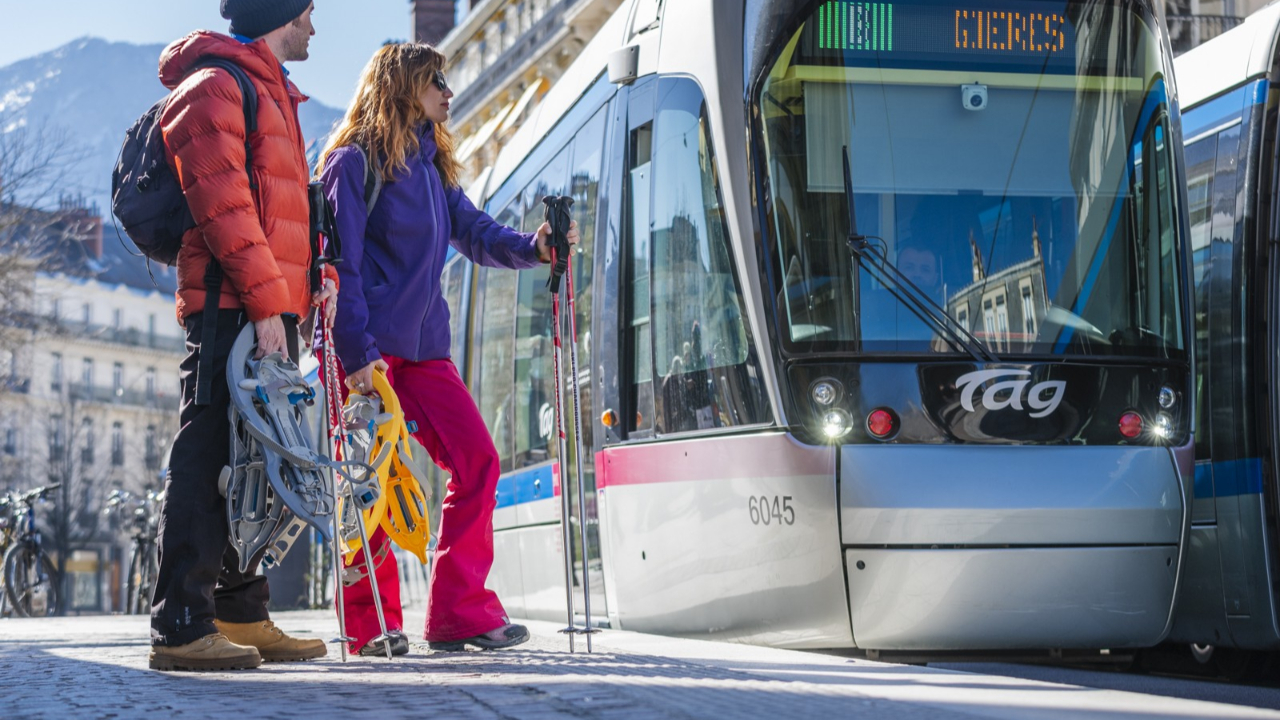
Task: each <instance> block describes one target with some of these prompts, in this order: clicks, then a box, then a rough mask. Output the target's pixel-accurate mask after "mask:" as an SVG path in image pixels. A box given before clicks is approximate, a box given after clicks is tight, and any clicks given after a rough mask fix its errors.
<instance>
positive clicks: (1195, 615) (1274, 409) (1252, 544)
mask: <svg viewBox="0 0 1280 720" xmlns="http://www.w3.org/2000/svg"><path fill="white" fill-rule="evenodd" d="M1278 61H1280V6H1276V5H1271V6H1268V7H1266V8H1263V9H1262V10H1259V11H1258V12H1257V13H1255V14H1254V15H1252V16H1250V17H1249V18H1248V19H1246V20H1245V22H1244V23H1243V24H1242V25H1241V26H1240V27H1238V28H1236V29H1234V30H1231V31H1230V32H1227V33H1224V34H1223V35H1222V36H1220V37H1218V38H1215V39H1214V40H1211V41H1209V42H1207V43H1205V44H1204V45H1202V46H1200V47H1198V48H1196V49H1194V50H1192V51H1191V52H1188V53H1186V54H1185V55H1183V56H1181V57H1179V58H1178V60H1177V63H1176V65H1177V71H1178V77H1179V79H1180V80H1182V83H1181V88H1180V89H1181V97H1182V101H1183V103H1184V108H1185V109H1184V114H1183V127H1184V129H1185V131H1186V133H1185V139H1184V143H1185V157H1186V164H1187V184H1188V190H1187V198H1188V205H1187V209H1188V214H1189V221H1190V225H1189V230H1190V238H1191V248H1192V252H1191V257H1192V261H1193V262H1192V265H1193V273H1194V276H1193V278H1194V291H1193V292H1194V298H1195V350H1196V353H1197V360H1198V364H1197V366H1196V375H1195V388H1196V393H1197V402H1196V407H1197V414H1198V415H1199V419H1198V421H1197V423H1196V427H1195V455H1196V465H1195V490H1194V495H1193V500H1192V505H1191V508H1192V517H1191V535H1190V543H1189V545H1188V546H1187V547H1188V552H1187V564H1186V569H1185V571H1184V574H1185V577H1184V582H1183V585H1182V588H1181V591H1180V594H1179V600H1178V610H1177V614H1176V617H1175V621H1174V624H1173V629H1172V631H1171V633H1170V636H1169V640H1170V641H1171V642H1178V643H1191V644H1192V645H1193V650H1194V651H1195V652H1196V654H1197V656H1198V658H1199V659H1201V660H1206V661H1207V660H1209V658H1210V655H1211V653H1212V652H1213V650H1214V648H1215V647H1216V648H1219V649H1221V648H1230V649H1243V650H1269V651H1275V650H1278V649H1280V625H1278V623H1280V618H1278V617H1277V607H1276V606H1277V599H1280V595H1278V591H1280V566H1278V565H1277V549H1278V547H1277V544H1276V543H1277V540H1278V537H1280V536H1278V533H1277V531H1278V530H1280V526H1278V525H1277V523H1278V522H1280V521H1278V520H1277V517H1278V513H1280V506H1278V505H1277V498H1278V497H1280V478H1278V477H1277V459H1280V458H1278V457H1277V435H1276V432H1277V427H1278V425H1277V420H1280V392H1278V389H1277V386H1276V382H1275V381H1276V378H1277V372H1278V371H1280V367H1278V362H1277V361H1278V360H1280V357H1277V353H1276V348H1277V347H1280V337H1278V336H1277V328H1276V320H1277V317H1280V292H1278V291H1280V257H1277V254H1276V252H1275V249H1274V247H1273V244H1274V242H1275V238H1276V237H1277V233H1278V232H1280V229H1278V228H1280V226H1278V223H1280V219H1278V218H1277V215H1276V210H1277V204H1276V195H1275V193H1276V177H1277V175H1276V172H1277V170H1278V169H1280V165H1278V164H1277V160H1276V155H1275V152H1276V147H1277V145H1276V137H1277V124H1276V103H1277V100H1278V98H1280V94H1278V93H1277V91H1276V86H1275V83H1276V82H1277V81H1278V80H1280V70H1278V69H1277V68H1278V67H1280V66H1277V62H1278Z"/></svg>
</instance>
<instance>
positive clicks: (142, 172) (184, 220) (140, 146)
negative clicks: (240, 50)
mask: <svg viewBox="0 0 1280 720" xmlns="http://www.w3.org/2000/svg"><path fill="white" fill-rule="evenodd" d="M207 67H213V68H219V69H221V70H226V71H227V72H229V73H231V76H232V77H234V78H235V79H236V84H238V85H239V86H240V93H241V95H242V96H243V105H244V124H245V140H244V151H245V170H246V171H248V172H249V183H250V185H251V186H252V185H253V184H254V180H253V172H252V167H253V150H252V148H251V147H250V141H249V139H250V137H251V136H252V135H253V133H255V132H257V130H258V93H257V90H256V89H255V88H254V86H253V82H252V81H251V80H250V79H249V76H248V75H247V74H245V72H244V70H242V69H241V68H240V66H238V65H236V64H235V63H233V62H231V61H230V60H226V59H223V58H213V57H211V58H206V59H204V60H201V61H200V62H199V63H197V64H196V66H195V67H194V68H192V72H195V71H196V70H200V69H202V68H207ZM169 97H170V96H166V97H165V98H164V99H162V100H160V101H159V102H157V103H156V104H155V105H152V106H151V109H150V110H148V111H147V112H146V113H144V114H143V115H142V117H140V118H138V121H137V122H135V123H134V124H133V127H131V128H129V132H128V133H127V134H126V135H125V140H124V145H123V146H122V147H121V148H120V156H119V158H118V159H117V160H116V167H115V171H114V172H113V173H111V212H112V214H114V215H115V216H116V219H117V220H119V226H120V227H123V228H124V231H125V233H126V234H128V235H129V238H130V239H131V240H133V244H134V245H136V246H137V247H138V250H139V251H140V252H141V253H142V254H143V255H144V256H146V257H147V259H149V260H155V261H156V262H158V263H161V264H162V265H174V264H175V263H177V261H178V250H180V249H181V248H182V236H183V234H184V233H186V231H188V230H190V229H191V228H193V227H195V225H196V222H195V219H194V218H193V217H192V216H191V208H190V206H188V205H187V198H186V196H185V195H183V194H182V186H181V185H180V184H179V183H178V178H176V177H174V175H173V172H172V171H171V170H170V169H169V163H168V160H167V158H166V153H165V147H164V137H163V135H162V133H161V131H160V115H161V113H163V112H164V108H165V106H166V105H167V104H168V103H169Z"/></svg>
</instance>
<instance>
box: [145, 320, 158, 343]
mask: <svg viewBox="0 0 1280 720" xmlns="http://www.w3.org/2000/svg"><path fill="white" fill-rule="evenodd" d="M147 344H148V345H150V346H152V347H155V344H156V314H155V313H151V314H150V315H148V316H147Z"/></svg>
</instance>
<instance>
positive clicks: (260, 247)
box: [160, 31, 311, 322]
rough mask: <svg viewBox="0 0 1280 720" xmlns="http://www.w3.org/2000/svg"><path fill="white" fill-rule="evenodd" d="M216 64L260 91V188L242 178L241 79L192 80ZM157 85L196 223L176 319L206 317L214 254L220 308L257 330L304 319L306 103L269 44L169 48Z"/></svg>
mask: <svg viewBox="0 0 1280 720" xmlns="http://www.w3.org/2000/svg"><path fill="white" fill-rule="evenodd" d="M210 56H215V57H221V58H226V59H228V60H230V61H232V62H234V63H236V64H237V65H239V66H240V67H241V68H243V69H244V71H245V73H246V74H247V75H248V76H249V77H250V79H252V80H253V84H254V86H255V87H256V88H257V90H258V130H257V132H256V133H254V134H253V136H252V138H251V141H252V147H253V175H254V178H255V179H256V180H257V190H251V189H250V185H249V175H248V173H246V172H245V165H244V163H245V151H244V138H245V127H244V124H245V123H244V109H243V104H242V99H241V97H240V87H239V86H238V85H237V84H236V81H235V78H234V77H232V76H231V75H230V73H227V72H226V71H223V70H214V69H210V68H204V69H201V70H198V71H196V72H194V73H192V72H191V70H192V68H193V67H194V66H195V65H196V64H197V63H198V62H199V61H200V60H201V59H202V58H206V57H210ZM188 73H191V74H190V76H188ZM160 81H161V82H163V83H164V85H165V87H167V88H170V89H171V90H175V92H174V93H173V94H172V98H171V100H170V102H169V104H168V106H167V107H166V108H165V110H164V113H163V114H162V115H161V118H160V123H161V129H162V132H163V133H164V142H165V148H166V149H167V151H168V156H169V162H170V163H171V165H172V167H173V170H174V173H175V175H176V176H177V178H178V180H179V182H181V183H182V189H183V192H184V193H185V194H186V197H187V203H188V205H190V206H191V214H192V215H193V216H194V217H195V220H196V227H195V228H192V229H191V230H189V231H187V234H186V235H185V236H184V237H183V238H182V250H181V251H180V252H179V253H178V319H179V320H182V319H184V318H185V317H187V316H189V315H192V314H194V313H198V312H201V311H202V310H203V309H204V302H205V285H204V274H205V269H206V267H207V266H208V264H209V259H210V257H211V256H212V257H216V258H217V259H218V261H219V262H220V263H221V264H222V268H223V281H222V294H221V297H220V298H219V301H218V307H219V308H223V309H227V308H241V307H243V308H244V309H245V311H246V312H247V313H248V316H249V319H250V320H252V321H255V322H256V321H258V320H262V319H265V318H268V317H271V316H273V315H281V314H284V313H294V314H296V315H298V316H299V317H305V315H306V314H307V312H308V311H309V309H310V305H311V299H310V286H309V283H308V272H307V271H308V267H309V265H310V262H311V243H310V237H309V213H308V200H307V183H308V180H309V177H308V172H307V161H306V153H305V151H304V146H303V138H302V128H301V127H300V126H299V124H298V104H299V103H301V102H303V101H305V100H306V97H305V96H303V95H302V93H300V92H299V91H298V89H297V88H296V87H295V86H294V85H293V83H291V82H289V80H288V79H287V78H286V77H285V75H284V71H283V68H282V67H281V65H280V63H279V62H277V60H276V58H275V55H273V54H272V52H271V50H270V48H268V47H267V45H266V43H265V42H262V41H258V42H255V43H252V44H249V45H246V44H243V43H241V42H239V41H238V40H236V39H234V38H231V37H227V36H225V35H219V34H217V33H212V32H207V31H201V32H195V33H192V34H190V35H188V36H187V37H185V38H183V39H181V40H178V41H177V42H175V43H173V44H172V45H170V46H169V47H167V48H165V51H164V53H163V54H162V55H161V56H160Z"/></svg>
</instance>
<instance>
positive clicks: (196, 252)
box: [150, 0, 337, 670]
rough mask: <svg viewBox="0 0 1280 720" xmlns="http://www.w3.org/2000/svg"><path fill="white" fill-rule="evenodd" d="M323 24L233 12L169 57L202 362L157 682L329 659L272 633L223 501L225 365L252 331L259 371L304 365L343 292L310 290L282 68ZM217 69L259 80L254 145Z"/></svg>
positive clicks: (182, 289) (267, 2) (187, 409)
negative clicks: (302, 339) (304, 334)
mask: <svg viewBox="0 0 1280 720" xmlns="http://www.w3.org/2000/svg"><path fill="white" fill-rule="evenodd" d="M312 9H313V7H312V2H311V0H222V16H223V17H225V18H227V19H228V20H230V21H231V33H232V36H233V37H228V36H226V35H220V34H217V33H212V32H207V31H201V32H195V33H192V34H191V35H188V36H187V37H185V38H183V39H181V40H178V41H177V42H175V43H173V44H172V45H170V46H169V47H168V48H166V49H165V51H164V53H163V55H161V57H160V79H161V81H162V82H163V83H164V84H165V86H166V87H168V88H170V89H171V90H173V93H172V95H171V98H170V101H169V104H168V105H167V106H166V108H165V110H164V112H163V114H162V115H161V118H160V124H161V129H162V131H163V134H164V142H165V148H166V150H167V153H168V158H169V161H170V163H171V165H172V167H173V170H174V173H175V175H176V177H177V178H178V180H179V182H181V184H182V189H183V192H184V194H185V195H186V199H187V203H188V205H190V207H191V213H192V216H193V217H194V218H195V220H196V223H197V226H196V227H195V228H193V229H191V230H190V231H188V232H187V234H186V235H185V236H184V237H183V241H182V250H181V252H179V254H178V319H179V320H180V321H181V322H183V323H184V324H185V326H186V331H187V347H188V348H191V349H192V350H191V351H190V354H189V355H188V357H187V358H186V359H185V360H183V362H182V373H181V377H182V409H181V418H180V423H179V427H180V430H179V431H178V435H177V437H175V438H174V441H173V449H172V453H171V461H170V473H171V475H170V479H169V482H168V484H167V487H166V494H165V502H164V507H163V508H162V510H161V519H160V540H159V544H160V572H159V575H158V577H157V582H156V588H155V595H154V596H153V598H152V609H151V643H152V650H151V658H150V660H151V663H150V664H151V667H152V668H154V669H157V670H179V669H182V670H215V669H241V668H253V667H257V666H258V665H260V664H261V663H262V662H263V661H264V660H265V661H273V660H276V661H286V660H306V659H310V658H316V657H320V656H322V655H324V654H325V646H324V643H323V642H322V641H320V640H299V639H296V638H291V637H289V636H287V635H285V634H284V633H283V632H282V631H281V630H279V629H278V628H276V627H275V625H274V624H273V623H272V622H271V620H270V619H269V617H268V614H267V599H268V591H267V580H266V578H265V577H263V576H261V575H255V574H245V573H241V572H240V571H239V561H238V555H237V551H236V549H235V547H233V545H232V544H231V542H230V539H229V535H228V530H227V513H226V501H225V499H224V498H223V497H222V496H221V495H220V494H219V492H218V476H219V473H220V472H221V470H222V468H223V466H224V465H226V464H227V463H228V462H229V454H230V451H229V443H230V431H231V425H230V421H229V419H228V415H227V411H228V406H229V404H230V393H229V391H228V389H227V379H226V365H227V355H228V354H229V353H230V350H231V346H232V344H233V342H234V341H235V339H236V337H237V336H238V335H239V334H240V330H241V329H242V328H243V327H244V326H245V325H246V324H248V323H253V324H254V328H255V330H256V333H257V339H258V357H263V356H265V355H267V354H270V353H274V352H281V353H284V352H287V353H289V355H290V356H291V357H293V358H294V359H295V360H296V359H297V355H298V331H297V325H298V319H299V317H301V316H304V315H305V314H306V313H308V312H309V311H310V308H311V306H312V305H318V304H319V303H320V302H321V301H323V300H326V299H329V298H331V297H333V296H334V295H336V292H337V289H336V286H335V284H334V280H333V279H332V277H330V278H329V279H327V280H326V281H325V283H324V286H323V287H322V288H321V289H320V291H319V292H317V293H315V294H314V295H312V293H311V288H310V286H309V273H308V269H309V267H310V264H311V246H310V237H309V212H308V199H307V183H308V179H309V178H308V170H307V162H306V156H305V152H304V145H303V138H302V130H301V127H300V126H299V124H298V104H299V103H301V102H303V101H304V100H306V98H305V97H304V96H303V95H302V94H301V93H300V92H299V91H298V89H297V88H296V87H295V86H294V85H293V83H292V82H290V81H289V79H288V77H287V75H288V73H287V71H286V70H285V69H284V66H283V63H285V62H291V61H301V60H306V59H307V55H308V53H307V46H308V43H309V42H310V39H311V36H312V35H314V34H315V31H314V30H313V28H312V25H311V12H312ZM209 57H218V58H225V59H227V60H230V61H231V62H234V63H235V64H236V65H238V66H239V67H240V68H242V69H243V70H244V71H245V73H246V74H247V75H248V76H249V78H250V79H251V80H252V82H253V86H254V88H255V89H256V90H257V94H258V116H257V121H258V128H257V131H256V132H254V133H252V134H249V133H247V132H246V130H245V119H244V110H243V100H242V97H241V93H240V87H239V85H238V84H237V83H236V80H235V78H234V77H233V76H232V75H231V74H230V73H229V72H227V71H225V70H221V69H213V68H208V67H205V68H200V67H197V66H198V65H199V63H200V61H201V60H203V59H205V58H209ZM246 136H247V138H248V141H249V143H250V147H251V148H252V157H253V164H252V168H250V169H249V170H248V171H246V168H245V159H246V152H245V141H246ZM215 260H216V261H217V265H213V264H212V261H215ZM219 266H220V267H221V289H220V295H219V297H218V302H217V307H218V313H217V317H216V318H214V319H211V320H210V322H211V323H212V324H211V327H210V330H211V331H212V339H209V340H207V341H206V339H207V338H209V335H207V334H205V333H204V328H203V321H204V317H203V316H204V314H205V313H204V308H205V307H206V305H205V300H206V298H205V295H206V286H207V284H214V283H217V282H218V274H217V273H216V272H214V273H212V274H211V273H210V271H211V268H213V269H216V268H217V267H219ZM334 305H336V303H332V302H331V303H329V306H330V307H332V306H334ZM204 345H209V347H204ZM260 559H261V558H255V559H254V560H253V562H252V563H250V566H249V567H250V568H251V570H250V572H254V571H255V569H256V568H257V566H258V562H259V561H260Z"/></svg>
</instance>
